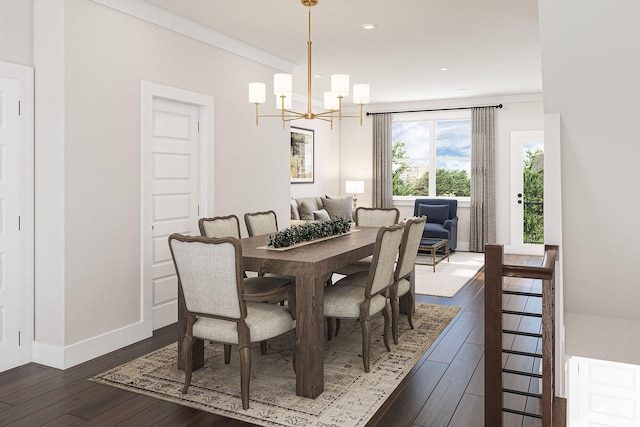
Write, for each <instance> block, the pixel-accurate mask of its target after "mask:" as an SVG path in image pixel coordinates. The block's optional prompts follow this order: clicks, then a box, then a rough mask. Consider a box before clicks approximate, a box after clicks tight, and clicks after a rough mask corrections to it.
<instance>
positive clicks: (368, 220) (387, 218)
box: [355, 207, 400, 227]
mask: <svg viewBox="0 0 640 427" xmlns="http://www.w3.org/2000/svg"><path fill="white" fill-rule="evenodd" d="M399 219H400V211H399V210H398V209H397V208H365V207H359V208H356V213H355V220H356V225H360V226H363V227H385V226H389V225H393V224H397V223H398V220H399Z"/></svg>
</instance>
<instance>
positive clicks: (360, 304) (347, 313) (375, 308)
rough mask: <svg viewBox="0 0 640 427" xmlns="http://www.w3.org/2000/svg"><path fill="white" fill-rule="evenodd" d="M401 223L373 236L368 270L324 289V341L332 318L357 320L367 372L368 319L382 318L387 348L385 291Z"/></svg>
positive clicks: (387, 310) (331, 328)
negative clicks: (374, 316) (360, 330)
mask: <svg viewBox="0 0 640 427" xmlns="http://www.w3.org/2000/svg"><path fill="white" fill-rule="evenodd" d="M403 228H404V226H403V225H402V224H397V225H392V226H390V227H381V228H380V230H378V234H377V236H376V243H375V248H374V251H373V259H372V262H371V269H370V270H369V271H359V272H356V273H354V274H351V275H348V276H346V277H344V278H342V279H340V280H338V281H337V282H336V284H335V285H334V286H327V287H326V288H325V290H324V315H325V317H326V318H327V325H328V338H329V340H331V339H332V336H333V323H334V322H333V320H334V319H345V318H348V319H359V320H360V326H361V329H362V363H363V364H364V371H365V372H369V349H370V347H371V320H370V319H371V316H373V315H375V314H378V313H380V312H382V315H383V316H384V334H383V338H384V345H385V347H386V348H387V351H391V347H390V346H389V320H390V309H389V300H388V298H387V296H388V288H389V285H390V284H391V282H392V276H393V271H394V267H393V266H394V263H395V261H396V258H397V256H398V249H399V246H400V240H401V239H402V235H403Z"/></svg>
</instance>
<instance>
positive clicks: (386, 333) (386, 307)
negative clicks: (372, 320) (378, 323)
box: [382, 299, 391, 351]
mask: <svg viewBox="0 0 640 427" xmlns="http://www.w3.org/2000/svg"><path fill="white" fill-rule="evenodd" d="M390 311H391V310H389V300H388V299H387V300H386V301H385V305H384V309H382V316H384V332H383V334H382V339H383V340H384V346H385V347H386V348H387V351H391V346H390V345H389V320H390V319H389V318H390V317H391V316H390V314H389V312H390Z"/></svg>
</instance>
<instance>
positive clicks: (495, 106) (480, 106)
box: [367, 104, 502, 116]
mask: <svg viewBox="0 0 640 427" xmlns="http://www.w3.org/2000/svg"><path fill="white" fill-rule="evenodd" d="M472 108H502V104H498V105H479V106H477V107H452V108H433V109H430V110H406V111H376V112H375V113H371V112H367V116H375V115H376V114H395V113H398V114H399V113H424V112H427V111H449V110H471V109H472Z"/></svg>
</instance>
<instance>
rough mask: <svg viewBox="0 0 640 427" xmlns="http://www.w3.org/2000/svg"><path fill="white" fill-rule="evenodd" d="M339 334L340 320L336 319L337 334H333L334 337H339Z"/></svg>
mask: <svg viewBox="0 0 640 427" xmlns="http://www.w3.org/2000/svg"><path fill="white" fill-rule="evenodd" d="M338 332H340V318H336V332H335V334H333V336H334V337H337V336H338Z"/></svg>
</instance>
